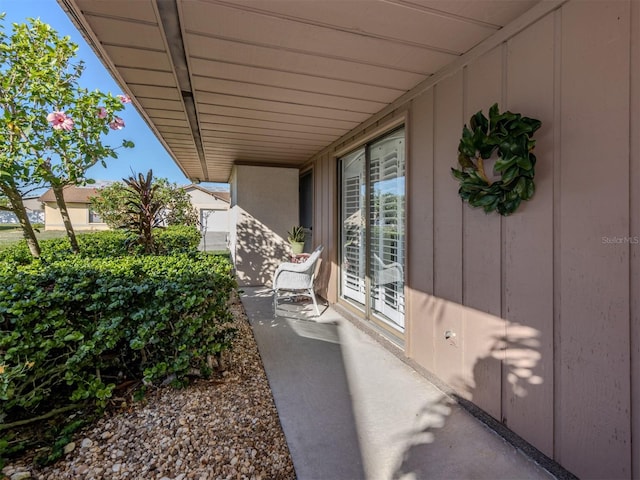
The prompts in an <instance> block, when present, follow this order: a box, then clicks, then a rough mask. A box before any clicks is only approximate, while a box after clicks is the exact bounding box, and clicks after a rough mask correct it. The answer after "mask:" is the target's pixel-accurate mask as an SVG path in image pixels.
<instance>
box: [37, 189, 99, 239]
mask: <svg viewBox="0 0 640 480" xmlns="http://www.w3.org/2000/svg"><path fill="white" fill-rule="evenodd" d="M97 195H98V189H97V188H93V187H74V186H68V187H65V188H64V199H65V201H66V204H67V210H68V211H69V218H70V219H71V224H72V225H73V228H74V229H75V230H108V229H109V227H108V226H107V224H106V223H104V222H103V221H102V219H101V218H100V216H99V215H97V214H96V213H94V212H93V210H92V209H91V207H90V199H91V197H95V196H97ZM39 200H40V201H41V202H43V203H44V218H45V222H44V229H45V230H64V224H63V222H62V215H60V209H59V208H58V205H57V204H56V198H55V196H54V194H53V190H52V189H49V190H47V191H46V192H45V193H44V194H43V195H42V196H41V197H40V198H39Z"/></svg>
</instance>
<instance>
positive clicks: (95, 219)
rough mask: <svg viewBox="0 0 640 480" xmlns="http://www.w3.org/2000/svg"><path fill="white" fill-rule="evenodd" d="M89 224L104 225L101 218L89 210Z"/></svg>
mask: <svg viewBox="0 0 640 480" xmlns="http://www.w3.org/2000/svg"><path fill="white" fill-rule="evenodd" d="M89 223H104V222H103V221H102V217H101V216H100V215H98V214H97V213H96V212H94V211H93V209H92V208H89Z"/></svg>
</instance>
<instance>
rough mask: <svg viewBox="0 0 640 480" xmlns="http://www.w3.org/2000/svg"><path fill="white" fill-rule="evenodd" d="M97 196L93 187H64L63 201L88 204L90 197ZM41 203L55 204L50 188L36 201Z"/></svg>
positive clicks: (96, 191) (97, 193)
mask: <svg viewBox="0 0 640 480" xmlns="http://www.w3.org/2000/svg"><path fill="white" fill-rule="evenodd" d="M98 195H99V192H98V189H97V188H93V187H73V186H68V187H64V199H65V201H67V202H69V203H89V199H90V198H91V197H96V196H98ZM38 200H40V201H41V202H55V201H56V197H55V195H54V194H53V189H52V188H50V189H49V190H47V191H46V192H44V194H42V196H41V197H40V198H39V199H38Z"/></svg>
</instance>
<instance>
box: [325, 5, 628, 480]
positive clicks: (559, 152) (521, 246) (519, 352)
mask: <svg viewBox="0 0 640 480" xmlns="http://www.w3.org/2000/svg"><path fill="white" fill-rule="evenodd" d="M639 54H640V4H638V3H636V2H633V1H632V0H620V1H590V2H581V1H574V0H570V1H569V2H567V3H566V4H564V5H563V6H562V7H561V8H560V9H559V10H558V11H556V12H553V13H551V14H549V15H547V16H546V17H544V18H542V19H540V20H538V21H536V22H534V23H532V24H531V25H529V27H528V28H526V29H525V30H523V31H521V32H520V33H518V34H517V35H515V36H513V37H512V38H510V39H509V40H508V41H507V42H506V43H503V44H501V45H500V46H499V47H497V48H495V49H494V50H491V51H490V52H488V53H486V54H484V55H482V56H480V57H478V58H476V59H475V60H473V61H472V62H471V63H469V64H468V65H467V66H466V67H464V69H461V70H458V71H456V72H452V73H451V75H449V76H446V77H443V79H442V80H441V81H439V82H438V83H437V84H436V85H435V86H434V87H432V88H431V89H430V90H429V91H427V92H425V93H423V94H422V95H421V96H420V97H416V98H414V99H413V100H412V101H411V104H410V105H408V107H409V108H410V112H409V124H408V129H409V130H408V131H409V137H408V139H409V156H408V162H409V170H408V172H409V173H408V178H407V202H408V208H409V210H408V239H407V242H408V255H407V264H408V265H409V267H408V271H407V275H408V276H407V280H408V283H407V285H408V296H409V302H408V306H409V309H408V314H407V321H408V322H409V323H408V325H409V328H408V335H409V336H410V337H411V338H409V339H408V345H409V350H408V351H407V353H408V355H409V356H410V357H412V358H413V360H415V361H416V362H417V363H418V364H420V365H421V366H423V367H425V368H427V369H428V370H431V371H433V372H434V373H435V374H436V375H438V376H439V377H440V378H441V379H442V380H444V381H445V382H447V383H448V384H449V385H451V386H452V387H454V388H455V389H457V391H458V393H459V394H460V395H462V396H464V397H466V398H470V399H471V400H472V401H473V402H475V403H476V404H478V405H479V406H480V407H481V408H483V409H484V410H485V411H487V412H488V413H489V414H491V415H492V416H494V417H495V418H498V419H500V420H502V421H504V422H505V423H506V425H507V426H508V427H510V428H511V429H513V430H514V431H515V432H516V433H518V434H520V435H521V436H522V437H523V438H524V439H525V440H527V441H528V442H530V443H532V444H533V445H534V446H535V447H537V448H538V449H539V450H541V451H542V452H543V453H545V454H547V455H549V456H552V457H553V458H554V459H556V460H557V461H558V462H559V463H560V464H561V465H563V466H564V467H565V468H567V469H569V470H570V471H571V472H573V473H574V474H576V475H578V476H579V477H580V478H586V479H588V478H608V479H609V478H632V475H633V476H634V477H636V478H637V477H638V476H639V474H640V380H638V379H640V311H639V309H640V290H639V289H640V253H639V250H640V245H635V244H633V243H632V241H633V239H635V238H638V237H640V56H639ZM495 102H498V103H499V105H500V107H501V110H505V109H509V110H511V111H514V112H519V113H522V114H523V115H526V116H531V117H535V118H538V119H540V120H541V121H542V122H543V127H542V129H540V130H539V131H538V132H537V133H536V136H535V138H536V141H537V145H536V150H535V154H536V156H537V158H538V163H537V167H536V190H537V191H536V194H535V196H534V197H533V199H532V200H531V201H529V202H525V203H523V204H522V206H521V208H520V209H519V210H518V211H517V212H516V213H515V214H514V215H512V216H510V217H506V218H501V217H500V216H498V215H497V214H495V213H492V214H489V215H486V214H485V213H484V212H483V211H481V210H477V209H473V208H471V207H469V206H468V205H466V204H462V202H461V200H460V198H459V196H458V194H457V189H458V186H457V183H456V181H455V179H453V178H452V175H451V172H450V169H451V167H454V166H456V159H457V145H458V141H459V138H460V135H461V130H462V126H463V124H464V123H465V122H468V120H469V117H470V115H472V114H473V113H475V112H476V111H478V110H480V109H482V110H483V111H484V112H485V114H486V113H487V111H488V108H489V107H490V106H491V105H492V104H493V103H495ZM405 107H407V105H403V106H402V108H405ZM396 113H397V112H396ZM370 128H374V127H370ZM363 135H365V133H363V132H362V131H358V130H355V131H354V132H353V135H351V138H352V139H357V138H362V137H363ZM342 147H344V145H342V146H341V148H342ZM316 172H317V177H316V187H317V188H318V189H319V190H322V192H319V193H318V194H317V196H316V199H317V202H318V206H317V209H316V215H317V217H316V218H317V219H321V220H316V224H317V225H318V228H320V229H321V232H314V233H316V234H318V238H322V242H323V243H325V245H330V246H331V247H330V249H329V251H330V252H331V254H330V256H329V257H327V258H330V259H332V265H331V269H330V275H331V278H330V281H329V282H328V297H329V299H330V300H331V301H336V299H337V288H338V273H339V265H338V263H339V258H338V249H337V246H336V244H335V238H336V237H335V235H336V231H337V230H336V229H339V227H340V226H339V225H338V223H337V222H338V218H337V214H336V212H337V201H338V193H339V192H338V191H336V188H337V184H336V166H335V159H334V158H333V157H331V156H330V155H326V156H322V157H320V158H318V159H317V161H316ZM605 238H608V239H611V238H628V239H630V240H628V241H622V242H621V243H614V242H609V243H608V242H607V241H605V240H604V239H605ZM630 322H631V323H630ZM446 331H451V332H453V333H455V334H456V336H455V337H452V338H449V339H445V338H444V334H445V332H446ZM632 405H633V407H634V408H633V410H632ZM632 437H633V438H634V440H635V441H634V443H633V447H632V444H631V439H632ZM632 457H633V459H634V460H633V462H634V465H633V468H634V470H633V471H632Z"/></svg>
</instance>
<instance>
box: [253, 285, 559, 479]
mask: <svg viewBox="0 0 640 480" xmlns="http://www.w3.org/2000/svg"><path fill="white" fill-rule="evenodd" d="M242 302H243V304H244V306H245V310H246V312H247V315H248V316H249V321H250V323H251V325H252V327H253V331H254V334H255V337H256V341H257V344H258V348H259V350H260V355H261V356H262V360H263V363H264V367H265V370H266V373H267V377H268V379H269V383H270V385H271V389H272V391H273V396H274V399H275V403H276V407H277V410H278V414H279V416H280V421H281V423H282V427H283V430H284V434H285V436H286V438H287V443H288V445H289V449H290V451H291V456H292V459H293V463H294V466H295V469H296V474H297V477H298V479H299V480H355V479H371V480H378V479H380V480H387V479H416V480H419V479H474V480H476V479H491V480H495V479H550V478H556V477H554V476H553V475H551V474H550V473H549V472H548V471H547V470H545V469H544V468H542V467H541V466H540V465H538V464H536V463H535V462H533V461H532V460H531V459H530V458H528V457H527V456H526V455H525V454H523V453H522V452H521V451H520V450H518V449H516V448H515V447H514V446H513V445H512V444H510V443H508V442H507V441H505V440H504V439H503V438H502V437H500V436H499V435H497V434H496V433H495V432H494V431H493V430H491V429H489V428H488V427H487V426H486V425H484V424H483V423H482V422H480V421H479V420H478V419H476V418H475V417H474V416H472V415H471V414H469V413H468V412H467V411H466V410H465V409H463V408H462V407H460V406H459V405H457V404H456V403H455V401H454V400H453V399H452V398H450V397H449V396H448V395H446V394H445V393H443V392H442V391H441V390H439V389H438V388H437V387H436V386H435V385H433V384H432V383H430V382H429V381H428V380H427V379H426V378H425V377H424V376H422V375H420V374H419V373H418V372H416V371H415V370H413V369H412V368H411V367H410V366H409V365H407V364H406V363H404V362H403V361H401V360H400V359H399V358H397V357H396V356H395V355H393V354H392V353H391V352H390V351H388V350H387V349H385V348H384V347H383V346H382V345H381V344H380V343H378V342H377V341H376V340H374V339H373V338H372V337H371V336H370V335H368V334H367V333H365V332H363V331H362V330H361V329H359V328H357V327H356V326H355V325H354V324H353V323H351V322H350V321H349V320H346V319H345V318H343V317H342V316H341V315H339V314H338V313H337V312H336V311H335V310H333V309H332V308H327V307H324V308H321V311H322V314H321V316H320V317H319V318H316V317H313V316H312V315H313V310H312V309H313V306H312V305H311V304H310V302H301V303H296V302H283V303H281V304H280V305H279V307H278V312H277V313H278V316H274V313H273V301H272V296H271V292H270V290H269V289H267V288H263V287H262V288H254V287H251V288H247V287H245V288H244V293H243V295H242Z"/></svg>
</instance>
